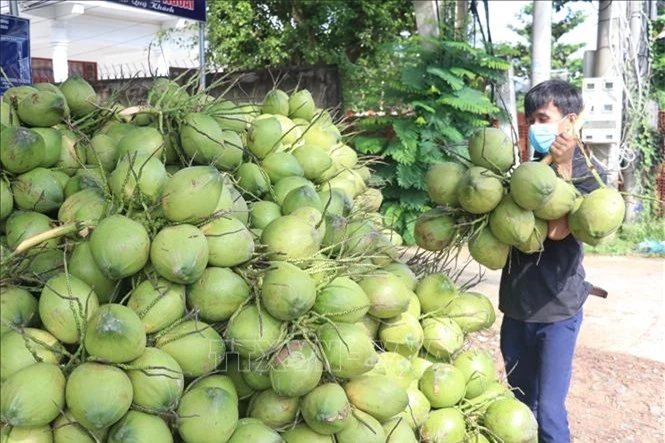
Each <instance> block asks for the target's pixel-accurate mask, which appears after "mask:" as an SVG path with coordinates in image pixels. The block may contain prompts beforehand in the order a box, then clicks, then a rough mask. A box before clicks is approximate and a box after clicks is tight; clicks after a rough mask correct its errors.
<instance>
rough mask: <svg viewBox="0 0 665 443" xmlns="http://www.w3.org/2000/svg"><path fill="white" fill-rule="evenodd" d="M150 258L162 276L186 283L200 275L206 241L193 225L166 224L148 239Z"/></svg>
mask: <svg viewBox="0 0 665 443" xmlns="http://www.w3.org/2000/svg"><path fill="white" fill-rule="evenodd" d="M150 262H151V263H152V265H153V266H154V267H155V270H156V271H157V273H158V274H159V275H161V276H162V277H164V278H165V279H167V280H169V281H171V282H173V283H179V284H183V285H189V284H191V283H194V282H195V281H196V280H198V279H199V278H201V276H202V275H203V271H204V270H205V268H206V266H207V265H208V242H207V240H206V237H205V235H204V234H203V232H202V231H201V230H200V229H199V228H197V227H196V226H193V225H189V224H181V225H175V226H167V227H165V228H162V230H161V231H159V232H158V233H157V235H156V236H155V238H154V239H153V240H152V244H151V245H150Z"/></svg>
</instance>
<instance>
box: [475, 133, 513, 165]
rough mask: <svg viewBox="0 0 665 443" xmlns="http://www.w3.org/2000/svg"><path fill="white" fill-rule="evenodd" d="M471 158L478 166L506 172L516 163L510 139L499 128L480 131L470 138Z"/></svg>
mask: <svg viewBox="0 0 665 443" xmlns="http://www.w3.org/2000/svg"><path fill="white" fill-rule="evenodd" d="M469 156H470V157H471V161H472V162H473V163H474V164H475V165H476V166H482V167H484V168H487V169H490V170H492V171H497V172H506V171H508V170H509V169H510V167H511V166H512V165H513V163H515V149H514V148H513V142H512V141H511V140H510V137H508V135H507V134H506V133H505V132H503V131H502V130H501V129H498V128H482V129H478V130H477V131H476V132H474V133H473V135H472V136H471V138H469Z"/></svg>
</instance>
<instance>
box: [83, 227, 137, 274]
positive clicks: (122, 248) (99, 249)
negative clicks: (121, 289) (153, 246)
mask: <svg viewBox="0 0 665 443" xmlns="http://www.w3.org/2000/svg"><path fill="white" fill-rule="evenodd" d="M90 248H91V250H92V256H93V258H94V259H95V262H96V263H97V266H99V268H100V269H101V270H102V272H103V273H104V275H105V276H106V277H108V278H110V279H111V280H119V279H121V278H124V277H129V276H130V275H133V274H135V273H137V272H138V271H140V270H141V269H142V268H143V267H144V266H145V265H146V263H147V262H148V258H149V257H150V238H149V237H148V232H147V231H146V229H145V228H144V227H143V225H141V224H140V223H138V222H136V221H134V220H132V219H130V218H128V217H125V216H124V215H112V216H110V217H107V218H105V219H103V220H102V221H100V222H99V224H98V225H97V227H96V228H95V229H94V230H93V231H92V235H91V236H90Z"/></svg>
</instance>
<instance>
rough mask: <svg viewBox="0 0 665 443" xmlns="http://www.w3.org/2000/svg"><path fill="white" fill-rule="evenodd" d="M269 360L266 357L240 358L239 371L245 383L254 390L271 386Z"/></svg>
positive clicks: (262, 389) (261, 389)
mask: <svg viewBox="0 0 665 443" xmlns="http://www.w3.org/2000/svg"><path fill="white" fill-rule="evenodd" d="M270 367H271V362H269V361H268V359H266V358H263V357H261V358H259V359H258V360H250V359H248V358H241V359H240V373H241V375H242V379H243V380H244V381H245V383H247V385H248V386H249V387H250V388H252V389H253V390H255V391H264V390H266V389H271V388H272V382H271V381H270Z"/></svg>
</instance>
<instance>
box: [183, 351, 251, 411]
mask: <svg viewBox="0 0 665 443" xmlns="http://www.w3.org/2000/svg"><path fill="white" fill-rule="evenodd" d="M222 366H223V367H222V368H220V372H221V373H222V374H224V375H221V376H222V377H228V379H229V380H230V381H231V384H232V386H233V387H234V388H235V393H236V398H237V399H240V400H247V399H249V398H250V397H251V396H252V395H254V392H255V390H254V388H252V387H251V386H249V385H248V384H247V382H246V381H245V379H244V378H243V373H244V370H243V369H241V367H240V366H241V363H240V359H239V358H238V355H237V354H234V353H229V354H228V356H227V357H226V359H225V361H224V365H222ZM210 377H211V376H207V377H205V378H204V379H202V380H200V381H198V382H196V383H195V384H194V385H195V386H196V385H197V384H198V383H203V382H204V381H205V380H207V379H208V378H210ZM224 383H227V382H226V381H224ZM214 386H216V387H220V386H219V383H215V385H214ZM221 387H222V388H223V389H226V390H229V389H228V388H227V387H225V386H221Z"/></svg>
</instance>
